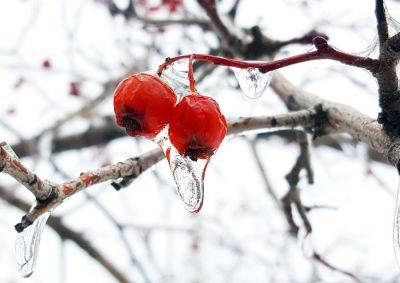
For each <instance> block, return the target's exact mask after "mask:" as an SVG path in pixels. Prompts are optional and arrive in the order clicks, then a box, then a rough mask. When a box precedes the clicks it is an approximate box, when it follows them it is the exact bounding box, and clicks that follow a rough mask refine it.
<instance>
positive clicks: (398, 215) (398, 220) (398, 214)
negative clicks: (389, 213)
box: [393, 183, 400, 267]
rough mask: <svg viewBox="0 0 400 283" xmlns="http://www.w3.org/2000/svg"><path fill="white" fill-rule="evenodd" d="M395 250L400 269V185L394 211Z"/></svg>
mask: <svg viewBox="0 0 400 283" xmlns="http://www.w3.org/2000/svg"><path fill="white" fill-rule="evenodd" d="M393 248H394V254H395V257H396V262H397V265H398V266H399V267H400V183H399V186H398V188H397V196H396V206H395V211H394V221H393Z"/></svg>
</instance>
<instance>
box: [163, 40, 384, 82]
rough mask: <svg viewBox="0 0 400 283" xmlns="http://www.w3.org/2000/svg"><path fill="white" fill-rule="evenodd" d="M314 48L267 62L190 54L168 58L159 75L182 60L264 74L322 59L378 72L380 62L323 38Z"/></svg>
mask: <svg viewBox="0 0 400 283" xmlns="http://www.w3.org/2000/svg"><path fill="white" fill-rule="evenodd" d="M313 43H314V46H315V47H316V49H317V50H315V51H312V52H307V53H303V54H299V55H295V56H291V57H288V58H284V59H280V60H276V61H271V62H265V61H244V60H237V59H230V58H224V57H219V56H213V55H205V54H190V55H181V56H177V57H173V58H168V60H166V61H165V62H164V63H163V64H161V65H160V67H159V68H158V71H157V73H158V75H159V76H160V75H161V74H162V72H163V71H164V69H166V68H167V67H168V66H169V65H171V64H172V63H174V62H176V61H179V60H182V59H190V58H192V60H194V59H195V60H200V61H206V62H211V63H213V64H215V65H221V66H226V67H234V68H240V69H247V68H257V69H259V70H260V71H261V72H262V73H267V72H270V71H273V70H277V69H280V68H283V67H287V66H291V65H294V64H298V63H302V62H307V61H312V60H321V59H331V60H335V61H339V62H341V63H343V64H346V65H351V66H355V67H359V68H363V69H367V70H369V71H370V72H372V73H375V72H377V71H378V68H379V61H378V60H375V59H372V58H369V57H361V56H356V55H352V54H348V53H344V52H342V51H339V50H336V49H334V48H333V47H332V46H330V45H329V44H328V42H327V40H326V39H325V38H323V37H320V36H318V37H315V38H314V40H313Z"/></svg>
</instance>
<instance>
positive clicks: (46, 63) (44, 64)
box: [42, 59, 51, 69]
mask: <svg viewBox="0 0 400 283" xmlns="http://www.w3.org/2000/svg"><path fill="white" fill-rule="evenodd" d="M42 67H43V68H45V69H50V68H51V62H50V60H49V59H46V60H43V62H42Z"/></svg>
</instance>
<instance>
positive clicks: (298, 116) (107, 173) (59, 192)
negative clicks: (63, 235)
mask: <svg viewBox="0 0 400 283" xmlns="http://www.w3.org/2000/svg"><path fill="white" fill-rule="evenodd" d="M315 115H316V111H315V110H314V109H310V110H300V111H296V112H290V113H286V114H280V115H274V116H264V117H247V118H238V119H233V120H231V121H229V123H228V134H229V135H235V134H240V133H244V132H247V131H252V130H262V129H268V128H279V127H287V128H294V127H298V126H306V127H308V126H312V125H313V123H314V118H315ZM4 151H5V150H4ZM2 152H3V150H2ZM163 158H164V155H163V153H162V151H161V149H154V150H152V151H149V152H147V153H145V154H142V155H140V156H138V157H135V158H130V159H127V160H125V161H123V162H118V163H116V164H113V165H109V166H105V167H102V168H100V169H97V170H94V171H89V172H87V173H83V174H82V175H81V176H79V177H78V178H75V179H72V180H69V181H67V182H64V183H62V184H54V187H53V189H55V191H56V193H55V195H54V196H55V197H54V198H53V199H51V200H49V201H47V202H39V203H38V204H37V205H36V206H35V207H34V208H33V209H32V210H31V211H30V212H29V213H27V214H26V215H25V216H24V217H23V218H22V220H21V222H20V223H18V224H17V225H16V226H15V228H16V230H17V231H18V232H22V231H23V230H24V229H25V228H26V227H28V226H29V225H31V224H32V223H33V222H34V221H35V220H36V219H37V218H38V217H39V216H41V215H42V214H44V213H45V212H48V211H50V210H52V209H54V208H56V207H57V206H59V205H60V204H61V203H62V202H63V201H64V200H65V199H66V198H68V197H70V196H72V195H73V194H75V193H77V192H79V191H81V190H84V189H86V188H88V187H91V186H93V185H95V184H99V183H103V182H106V181H110V180H117V179H120V178H123V177H130V178H133V179H135V178H137V177H138V176H139V175H140V174H142V173H143V172H144V171H146V170H147V169H149V168H150V167H152V166H153V165H154V164H156V163H158V162H159V161H160V160H162V159H163ZM13 162H14V159H10V158H8V155H7V158H3V155H0V164H5V167H4V168H7V171H4V172H5V173H9V172H10V173H9V174H10V175H11V176H12V177H14V178H15V179H16V180H17V181H18V182H21V183H23V184H25V183H26V182H28V183H29V182H31V180H32V179H33V178H34V177H33V176H34V174H33V173H31V172H30V171H28V170H27V169H26V168H25V167H23V165H22V164H21V163H20V162H19V163H18V164H19V165H20V166H22V167H21V168H24V170H22V169H21V170H20V171H18V174H15V173H14V171H9V170H8V168H10V167H13V166H14V165H13V164H14V163H13ZM26 180H28V181H26ZM41 182H42V183H46V182H45V181H41ZM30 190H31V192H32V193H33V194H34V195H35V196H36V197H38V196H37V195H36V194H37V193H39V195H40V196H42V193H43V191H42V190H39V191H37V190H32V189H31V188H30ZM47 196H48V195H46V197H47ZM42 197H43V196H42Z"/></svg>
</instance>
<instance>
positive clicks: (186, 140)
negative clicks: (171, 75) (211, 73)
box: [168, 94, 227, 160]
mask: <svg viewBox="0 0 400 283" xmlns="http://www.w3.org/2000/svg"><path fill="white" fill-rule="evenodd" d="M226 132H227V126H226V119H225V117H224V115H223V114H222V113H221V110H220V109H219V106H218V103H217V102H216V101H215V100H214V99H212V98H210V97H207V96H204V95H199V94H191V95H188V96H185V97H184V98H183V99H182V101H181V102H179V103H178V104H177V105H176V107H175V109H174V112H173V114H172V117H171V120H170V125H169V132H168V134H169V138H170V140H171V143H172V144H173V145H174V146H175V148H176V149H177V150H178V152H179V153H180V154H181V155H183V156H188V157H189V158H191V159H192V160H197V159H207V158H209V157H210V156H211V155H213V154H214V152H215V151H216V150H217V149H218V147H219V145H220V144H221V142H222V140H223V139H224V137H225V135H226Z"/></svg>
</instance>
